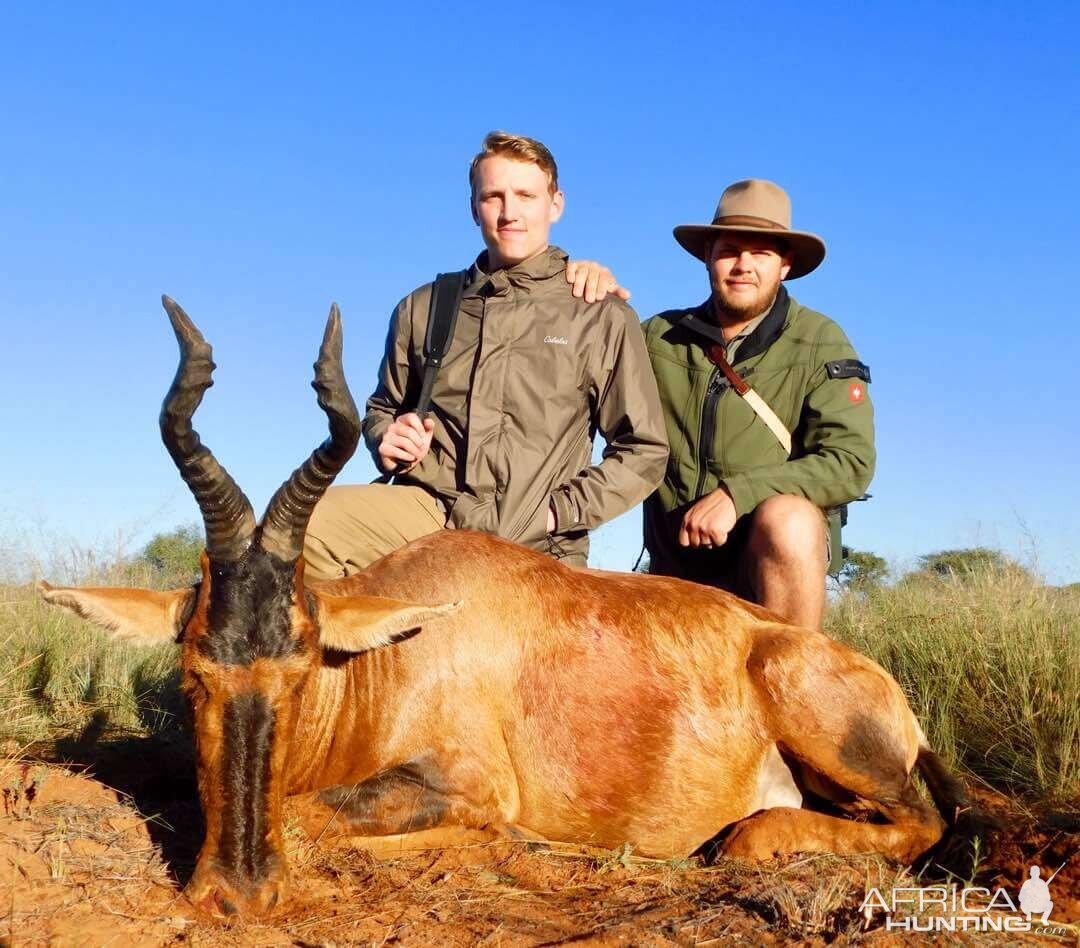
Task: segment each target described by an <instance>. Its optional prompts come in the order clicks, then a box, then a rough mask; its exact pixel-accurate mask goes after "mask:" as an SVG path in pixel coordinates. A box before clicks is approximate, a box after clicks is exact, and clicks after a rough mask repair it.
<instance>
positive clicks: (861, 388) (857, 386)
mask: <svg viewBox="0 0 1080 948" xmlns="http://www.w3.org/2000/svg"><path fill="white" fill-rule="evenodd" d="M847 396H848V399H849V400H850V401H852V402H854V403H855V404H858V403H859V402H861V401H862V400H863V399H864V398H866V386H865V385H863V383H862V382H852V383H851V384H850V385H849V386H848V390H847Z"/></svg>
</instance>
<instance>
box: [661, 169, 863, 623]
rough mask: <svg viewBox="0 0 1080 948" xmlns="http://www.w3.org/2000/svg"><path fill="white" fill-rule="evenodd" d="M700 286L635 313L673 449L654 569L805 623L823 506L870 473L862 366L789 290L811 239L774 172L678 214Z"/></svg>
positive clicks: (822, 552)
mask: <svg viewBox="0 0 1080 948" xmlns="http://www.w3.org/2000/svg"><path fill="white" fill-rule="evenodd" d="M675 239H676V240H677V241H678V242H679V243H680V244H681V245H682V247H683V248H684V249H686V250H688V251H689V252H690V253H691V254H693V255H694V256H695V257H697V258H698V259H699V260H701V261H702V262H703V263H704V264H705V267H706V270H707V271H708V274H709V283H710V286H711V288H712V292H711V294H710V296H709V298H708V299H707V300H706V301H705V302H704V303H702V304H701V305H700V306H696V307H693V308H691V309H675V310H669V311H667V312H664V313H660V314H659V315H657V316H654V317H653V318H652V319H650V320H649V321H648V322H646V324H645V334H646V341H647V344H648V349H649V356H650V358H651V360H652V366H653V370H654V372H655V374H656V379H657V384H658V386H659V390H660V399H661V402H662V404H663V408H664V417H665V422H666V424H667V433H668V440H669V442H670V447H671V455H670V459H669V461H668V466H667V471H666V473H665V475H664V481H663V483H662V484H661V485H660V487H659V488H658V489H657V490H656V492H655V493H654V494H652V496H651V497H649V499H648V500H647V501H646V504H645V543H646V546H647V547H648V550H649V555H650V563H651V566H650V569H651V571H652V572H654V573H661V574H664V575H668V576H678V577H681V578H683V579H690V580H693V581H696V582H701V583H706V584H708V585H712V586H719V587H722V588H725V589H728V590H731V591H732V592H735V593H737V594H739V595H741V596H743V597H744V598H747V599H751V600H753V601H755V602H758V603H760V604H761V605H763V606H765V607H767V608H769V609H771V610H772V611H774V612H776V613H777V614H779V615H781V616H783V617H784V618H786V619H787V620H788V621H790V622H794V623H796V624H798V625H803V626H806V627H808V628H813V629H817V628H819V627H820V625H821V616H822V612H823V610H824V606H825V572H826V569H827V567H828V563H829V557H830V550H829V532H828V523H827V516H828V511H829V510H830V509H831V508H835V507H837V506H838V505H841V504H845V503H847V502H849V501H851V500H854V499H855V498H857V497H859V496H861V495H862V493H863V492H864V491H865V490H866V487H867V485H868V484H869V483H870V478H871V477H872V476H873V473H874V460H875V452H874V414H873V408H872V406H871V404H870V397H869V393H868V383H869V381H870V370H869V369H868V368H867V366H866V365H864V364H863V363H862V362H861V361H859V358H858V356H857V355H856V354H855V350H854V349H853V348H852V346H851V343H850V342H849V341H848V338H847V336H846V335H844V332H843V330H841V329H840V327H839V326H837V325H836V323H834V322H833V321H832V320H831V319H829V318H828V317H826V316H823V315H822V314H821V313H817V312H815V311H814V310H812V309H808V308H807V307H805V306H803V305H801V304H800V303H798V302H796V300H795V299H794V298H793V297H792V296H790V295H789V294H788V292H787V289H786V288H785V286H784V281H785V280H794V279H797V278H798V277H801V276H805V275H806V274H808V273H810V272H811V271H812V270H814V269H815V268H816V267H817V266H818V265H819V264H820V263H821V261H822V260H823V259H824V257H825V244H824V242H823V241H822V239H821V238H820V237H818V236H816V235H814V234H811V233H807V232H805V231H798V230H793V229H792V228H791V202H790V201H789V199H788V196H787V194H786V193H785V192H784V190H783V189H782V188H780V187H779V186H778V185H776V184H773V183H772V182H770V181H763V180H758V179H754V180H748V181H738V182H736V183H735V184H733V185H731V187H729V188H728V189H727V190H726V191H724V193H723V196H722V197H721V198H720V203H719V205H718V206H717V209H716V214H715V216H714V218H713V221H712V223H711V224H704V225H697V224H689V225H684V226H681V227H676V228H675Z"/></svg>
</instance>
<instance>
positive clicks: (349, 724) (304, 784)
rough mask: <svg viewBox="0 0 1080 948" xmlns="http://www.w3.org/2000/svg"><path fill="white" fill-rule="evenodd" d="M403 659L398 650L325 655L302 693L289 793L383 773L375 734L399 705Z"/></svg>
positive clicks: (288, 778) (289, 768) (289, 765)
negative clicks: (397, 674)
mask: <svg viewBox="0 0 1080 948" xmlns="http://www.w3.org/2000/svg"><path fill="white" fill-rule="evenodd" d="M398 661H399V660H398V658H397V656H396V653H395V650H394V649H393V648H386V649H374V650H372V651H370V652H363V653H362V654H360V655H346V654H343V653H335V652H325V653H324V655H323V660H322V662H321V663H320V665H319V667H318V668H317V669H316V670H315V672H314V673H313V674H312V675H311V676H310V677H309V679H308V681H307V684H306V685H305V687H304V690H303V692H302V694H301V698H300V708H299V713H298V715H297V726H296V731H295V734H294V736H293V739H292V745H291V747H290V749H289V753H288V757H287V760H288V763H287V775H286V780H285V792H286V793H287V794H296V793H306V792H308V791H311V790H317V789H320V788H322V787H327V786H333V785H335V784H340V783H349V782H354V781H357V780H361V779H363V778H364V777H365V776H368V775H369V774H371V773H374V772H375V771H376V770H377V769H378V767H379V766H380V762H379V760H378V748H376V747H374V746H373V745H372V742H371V735H373V734H374V733H376V731H377V725H378V722H379V721H380V720H382V719H384V718H385V717H387V715H388V714H392V713H393V709H394V706H395V704H396V703H397V700H396V697H395V696H394V695H393V694H392V693H390V689H391V687H392V686H391V684H390V683H391V682H393V680H394V675H393V669H394V666H395V665H397V664H398ZM376 682H380V685H379V686H378V687H376V684H375V683H376Z"/></svg>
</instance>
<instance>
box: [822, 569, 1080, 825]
mask: <svg viewBox="0 0 1080 948" xmlns="http://www.w3.org/2000/svg"><path fill="white" fill-rule="evenodd" d="M826 631H827V632H829V634H831V635H832V636H834V637H835V638H837V639H839V640H841V641H843V642H846V643H847V644H848V645H851V646H852V647H854V648H856V649H858V650H859V651H861V652H863V653H864V654H866V655H869V656H871V657H872V658H874V659H875V660H876V661H878V662H879V663H880V664H881V665H883V666H884V667H885V668H886V669H887V670H888V671H889V672H891V673H892V674H893V676H894V677H895V678H896V679H897V681H899V682H900V684H901V686H902V687H903V689H904V691H905V693H906V694H907V696H908V700H909V701H910V702H911V706H912V708H913V710H914V711H915V713H916V715H917V716H918V718H919V720H920V721H921V722H922V725H923V728H924V730H925V731H926V735H927V738H928V739H929V741H930V744H931V746H932V747H933V748H934V749H935V750H936V751H937V752H938V753H940V754H941V755H942V756H943V757H944V758H945V759H946V760H948V761H949V763H950V764H951V765H952V766H954V767H958V768H960V769H961V770H962V771H964V772H966V773H967V774H968V775H969V776H971V777H974V778H977V779H978V780H980V781H982V782H984V783H985V784H987V785H988V786H990V787H992V788H994V789H996V790H999V791H1002V792H1004V793H1008V794H1011V795H1019V796H1021V797H1026V798H1028V799H1032V800H1035V801H1037V802H1040V803H1046V804H1072V805H1075V804H1076V802H1077V800H1080V662H1078V661H1077V660H1076V656H1077V655H1080V596H1077V595H1075V594H1073V593H1071V592H1069V591H1068V590H1061V589H1056V588H1054V587H1048V586H1044V585H1042V584H1040V583H1039V582H1038V581H1037V580H1036V579H1034V578H1033V577H1032V576H1030V575H1029V574H1027V573H1026V572H1024V571H1022V570H999V569H998V570H995V569H983V570H973V571H971V572H967V573H964V574H955V575H946V576H936V575H927V574H925V573H918V574H913V575H911V576H909V577H907V578H906V579H905V580H902V581H901V582H899V583H897V584H896V585H895V586H891V587H878V588H876V589H873V590H871V591H870V592H868V593H864V594H852V593H849V594H844V595H841V596H840V597H839V598H838V599H837V601H836V602H835V603H834V604H833V607H832V608H831V610H830V612H829V615H828V617H827V620H826Z"/></svg>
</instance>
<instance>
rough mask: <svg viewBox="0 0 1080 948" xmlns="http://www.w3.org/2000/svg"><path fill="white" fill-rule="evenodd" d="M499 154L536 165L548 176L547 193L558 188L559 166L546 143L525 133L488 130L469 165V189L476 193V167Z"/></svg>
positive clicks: (553, 191)
mask: <svg viewBox="0 0 1080 948" xmlns="http://www.w3.org/2000/svg"><path fill="white" fill-rule="evenodd" d="M494 155H501V156H503V157H504V158H512V159H513V160H514V161H527V162H529V163H530V164H534V165H537V166H538V167H539V168H540V170H541V171H543V172H544V173H545V174H547V177H548V193H549V194H554V193H555V192H556V191H558V190H559V167H558V165H556V164H555V158H554V157H553V156H552V154H551V152H550V151H548V147H547V145H545V144H544V143H543V142H540V141H537V140H536V139H535V138H529V137H528V136H526V135H511V134H510V133H509V132H488V133H487V135H485V136H484V143H483V145H481V146H480V151H479V152H478V153H477V155H476V157H475V158H473V160H472V164H471V165H469V189H470V190H471V191H472V193H473V195H474V196H475V194H476V169H477V168H478V167H479V165H480V162H481V161H483V160H484V159H485V158H491V157H492V156H494Z"/></svg>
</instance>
